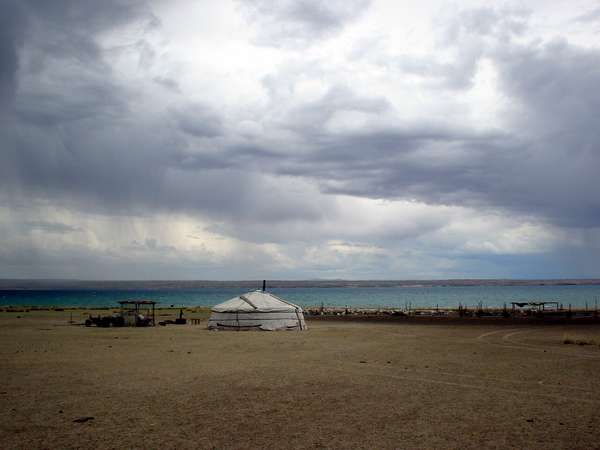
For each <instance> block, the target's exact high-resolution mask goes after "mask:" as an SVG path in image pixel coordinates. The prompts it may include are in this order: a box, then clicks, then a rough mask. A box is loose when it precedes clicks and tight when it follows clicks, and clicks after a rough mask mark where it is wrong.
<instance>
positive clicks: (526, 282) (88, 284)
mask: <svg viewBox="0 0 600 450" xmlns="http://www.w3.org/2000/svg"><path fill="white" fill-rule="evenodd" d="M581 285H588V286H594V285H596V286H597V285H600V279H598V278H568V279H567V278H565V279H447V280H267V286H268V287H269V288H389V287H404V288H407V289H408V288H423V287H448V286H463V287H464V286H581ZM260 286H262V280H228V281H220V280H56V279H0V290H45V289H64V290H77V289H82V290H87V289H94V290H103V289H116V290H134V289H158V290H161V289H165V290H169V289H209V288H232V289H233V288H240V289H242V288H244V289H258V288H259V287H260Z"/></svg>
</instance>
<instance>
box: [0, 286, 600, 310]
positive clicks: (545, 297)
mask: <svg viewBox="0 0 600 450" xmlns="http://www.w3.org/2000/svg"><path fill="white" fill-rule="evenodd" d="M247 291H248V289H243V288H202V289H160V290H159V289H140V290H108V289H107V290H0V306H56V307H75V306H77V307H108V306H115V305H116V302H117V301H119V300H125V299H140V298H144V299H150V300H155V301H157V302H159V304H160V305H161V306H171V305H173V306H212V305H215V304H217V303H221V302H223V301H225V300H228V299H230V298H232V297H234V296H237V295H239V294H242V293H244V292H247ZM271 292H273V293H274V294H276V295H278V296H280V297H282V298H285V299H287V300H290V301H292V302H294V303H297V304H299V305H301V306H304V307H306V306H319V305H321V304H324V305H325V306H342V307H343V306H350V307H356V306H362V307H394V308H403V307H405V306H407V305H408V304H410V305H411V306H412V307H413V308H414V307H435V306H436V305H438V306H440V307H456V306H458V304H459V303H462V304H463V305H467V306H475V305H477V304H478V303H479V302H482V303H483V305H484V306H489V307H501V306H503V304H504V303H510V302H512V301H531V300H537V301H557V302H560V303H562V304H563V305H564V306H565V307H567V306H568V305H569V304H571V305H572V306H573V307H585V306H586V302H587V305H588V307H589V308H594V305H595V303H598V304H600V286H598V285H578V286H436V287H382V288H374V287H357V288H348V287H343V288H322V287H321V288H304V287H303V288H274V289H271Z"/></svg>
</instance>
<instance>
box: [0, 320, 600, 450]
mask: <svg viewBox="0 0 600 450" xmlns="http://www.w3.org/2000/svg"><path fill="white" fill-rule="evenodd" d="M70 314H71V313H70V312H40V311H38V312H24V313H15V312H3V313H0V353H1V358H0V375H1V376H0V404H1V408H0V415H1V416H0V447H1V448H3V449H36V448H40V449H41V448H51V449H69V448H118V449H121V448H163V449H164V448H202V449H204V448H206V449H212V448H214V449H229V448H231V449H249V448H364V449H384V448H423V449H431V448H461V449H463V448H477V449H481V448H518V449H535V448H544V449H559V448H581V449H584V448H585V449H588V448H599V447H600V434H599V430H600V385H599V383H598V379H599V378H598V377H599V374H600V347H599V346H598V345H597V344H591V345H574V344H565V343H563V341H564V339H565V338H567V339H574V340H577V339H579V340H581V341H585V342H591V341H595V342H596V343H597V342H600V327H597V326H564V325H554V326H527V325H524V326H511V325H504V326H501V325H493V324H492V325H481V324H479V325H473V324H460V323H459V324H456V323H454V324H435V325H431V324H418V323H410V324H409V323H402V322H394V323H357V322H328V321H314V320H313V321H310V320H309V321H308V326H309V327H310V329H309V330H308V331H306V332H222V331H218V332H210V331H208V330H206V329H205V325H206V324H205V323H204V324H201V325H196V326H192V325H181V326H167V327H155V328H148V329H139V328H138V329H135V328H109V329H103V328H85V327H83V326H76V325H69V324H68V323H67V322H68V320H69V318H70ZM73 314H74V318H75V319H76V320H77V321H78V322H81V321H82V320H83V315H82V314H83V313H82V312H81V311H77V312H75V313H73ZM163 314H164V313H163ZM17 316H20V318H17Z"/></svg>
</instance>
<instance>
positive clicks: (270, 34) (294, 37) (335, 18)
mask: <svg viewBox="0 0 600 450" xmlns="http://www.w3.org/2000/svg"><path fill="white" fill-rule="evenodd" d="M370 3H371V2H370V0H330V1H328V2H321V1H318V0H301V1H294V0H279V1H278V0H252V1H241V2H239V4H240V7H241V8H242V10H243V11H244V12H245V13H246V16H247V17H248V19H249V20H250V22H253V23H256V24H257V25H258V26H259V27H260V31H259V33H260V34H259V39H258V43H259V44H261V45H268V46H273V47H279V46H284V45H292V46H304V45H307V44H310V43H311V42H314V41H316V40H317V39H319V38H323V37H326V36H328V35H331V34H333V33H335V32H337V31H339V30H341V29H342V28H343V27H344V26H345V25H346V24H347V23H348V22H350V21H352V20H354V19H356V18H357V17H359V16H360V15H361V14H363V13H364V12H365V11H366V10H367V9H368V8H369V5H370Z"/></svg>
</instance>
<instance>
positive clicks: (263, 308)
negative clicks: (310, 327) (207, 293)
mask: <svg viewBox="0 0 600 450" xmlns="http://www.w3.org/2000/svg"><path fill="white" fill-rule="evenodd" d="M208 329H209V330H233V331H241V330H265V331H273V330H306V323H305V322H304V315H303V313H302V308H301V307H300V306H298V305H294V304H293V303H290V302H288V301H285V300H283V299H281V298H279V297H277V296H275V295H273V294H271V293H270V292H265V291H254V292H248V293H246V294H242V295H240V296H238V297H234V298H232V299H231V300H227V301H226V302H223V303H220V304H218V305H216V306H214V307H213V308H212V309H211V315H210V319H208Z"/></svg>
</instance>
